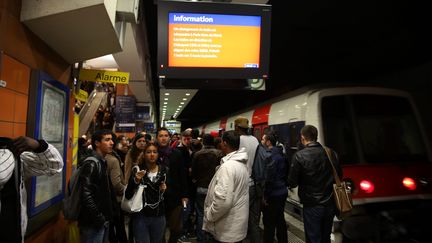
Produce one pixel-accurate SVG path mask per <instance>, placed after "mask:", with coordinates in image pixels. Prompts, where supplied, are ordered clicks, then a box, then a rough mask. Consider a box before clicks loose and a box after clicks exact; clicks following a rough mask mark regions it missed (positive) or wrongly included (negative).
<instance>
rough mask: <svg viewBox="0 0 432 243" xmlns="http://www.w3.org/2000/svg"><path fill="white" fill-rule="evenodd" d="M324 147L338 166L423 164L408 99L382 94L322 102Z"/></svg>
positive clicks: (421, 146) (423, 153) (422, 150)
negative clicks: (336, 157) (329, 149)
mask: <svg viewBox="0 0 432 243" xmlns="http://www.w3.org/2000/svg"><path fill="white" fill-rule="evenodd" d="M321 108H322V118H323V128H324V136H325V141H326V144H327V145H328V146H330V147H332V148H334V149H335V150H336V151H337V152H338V154H339V156H340V159H341V162H342V163H345V164H347V163H360V162H366V163H387V162H419V161H427V160H428V159H427V153H426V149H425V145H424V142H423V139H422V136H421V135H422V134H420V128H419V126H418V123H417V121H416V118H415V116H414V113H413V110H412V107H411V105H410V103H409V102H408V100H407V99H406V98H403V97H396V96H382V95H349V96H331V97H325V98H323V100H322V107H321Z"/></svg>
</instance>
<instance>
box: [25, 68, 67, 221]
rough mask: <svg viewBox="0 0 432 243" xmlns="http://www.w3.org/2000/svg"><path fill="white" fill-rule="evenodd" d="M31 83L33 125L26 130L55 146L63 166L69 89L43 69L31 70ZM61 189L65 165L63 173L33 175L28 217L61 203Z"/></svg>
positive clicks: (65, 150) (63, 187) (62, 187)
mask: <svg viewBox="0 0 432 243" xmlns="http://www.w3.org/2000/svg"><path fill="white" fill-rule="evenodd" d="M32 82H33V84H34V85H35V86H37V87H36V90H37V93H36V94H35V97H34V98H35V99H33V100H34V101H35V103H34V105H35V109H34V113H33V114H32V115H33V116H30V117H34V127H33V129H32V131H31V132H29V133H30V134H31V135H33V137H35V138H37V139H44V140H46V141H47V142H48V143H50V144H52V145H53V146H54V147H56V148H57V150H58V151H59V152H60V154H61V155H62V156H63V161H65V163H64V164H65V165H66V154H67V127H68V124H67V123H68V107H69V88H68V87H67V86H65V85H64V84H62V83H61V82H59V81H57V80H54V79H53V78H52V77H50V76H49V75H48V74H46V73H44V72H42V71H34V72H33V74H32ZM30 100H32V99H30ZM31 106H32V104H31V103H30V107H31ZM30 109H31V108H30ZM32 133H33V134H32ZM64 189H65V167H64V168H63V172H62V173H59V174H56V175H53V176H36V177H33V178H32V179H31V182H30V190H29V204H28V205H29V207H28V211H29V216H30V217H33V216H35V215H37V214H39V213H41V212H42V211H44V210H45V209H47V208H50V207H51V206H53V205H55V204H58V203H59V202H61V200H62V199H63V197H64Z"/></svg>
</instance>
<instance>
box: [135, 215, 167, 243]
mask: <svg viewBox="0 0 432 243" xmlns="http://www.w3.org/2000/svg"><path fill="white" fill-rule="evenodd" d="M132 220H133V221H134V223H133V225H134V234H135V242H136V243H141V242H142V243H146V242H152V243H162V242H163V241H162V239H163V237H164V233H165V216H158V217H146V216H144V214H142V213H136V214H134V215H133V216H132Z"/></svg>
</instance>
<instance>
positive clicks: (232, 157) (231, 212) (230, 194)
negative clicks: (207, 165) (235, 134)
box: [203, 148, 249, 242]
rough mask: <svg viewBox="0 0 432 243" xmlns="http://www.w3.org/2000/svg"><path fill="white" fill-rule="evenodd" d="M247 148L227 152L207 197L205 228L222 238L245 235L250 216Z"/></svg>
mask: <svg viewBox="0 0 432 243" xmlns="http://www.w3.org/2000/svg"><path fill="white" fill-rule="evenodd" d="M247 160H248V156H247V153H246V150H245V149H244V148H240V149H239V150H237V151H234V152H232V153H229V154H227V155H226V156H225V157H223V158H222V160H221V165H220V166H219V168H218V169H217V171H216V173H215V175H214V176H213V179H212V180H211V182H210V184H209V188H208V192H207V196H206V199H205V201H204V223H203V229H204V230H205V231H207V232H209V233H211V234H212V235H213V237H214V238H215V239H216V240H218V241H222V242H237V241H241V240H243V239H244V238H245V237H246V234H247V228H248V217H249V173H248V171H247V167H246V162H247Z"/></svg>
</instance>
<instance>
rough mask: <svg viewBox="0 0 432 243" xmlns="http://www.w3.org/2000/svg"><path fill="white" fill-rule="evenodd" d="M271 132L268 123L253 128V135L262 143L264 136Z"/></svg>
mask: <svg viewBox="0 0 432 243" xmlns="http://www.w3.org/2000/svg"><path fill="white" fill-rule="evenodd" d="M268 130H269V126H268V124H266V123H263V124H258V125H254V126H253V132H252V134H253V135H254V137H256V138H257V139H258V141H261V138H262V136H263V135H264V134H265V133H266V132H267V131H268Z"/></svg>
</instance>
